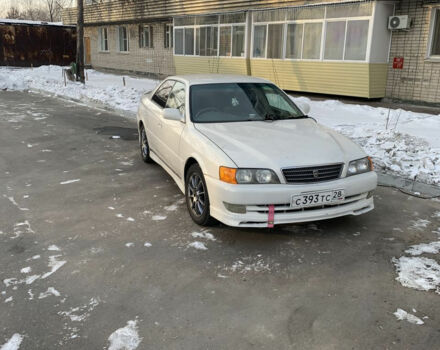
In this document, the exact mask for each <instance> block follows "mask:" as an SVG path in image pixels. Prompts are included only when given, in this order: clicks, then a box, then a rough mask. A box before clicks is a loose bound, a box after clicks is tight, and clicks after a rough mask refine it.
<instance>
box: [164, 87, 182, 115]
mask: <svg viewBox="0 0 440 350" xmlns="http://www.w3.org/2000/svg"><path fill="white" fill-rule="evenodd" d="M185 98H186V93H185V84H183V83H181V82H179V81H177V82H176V83H175V84H174V87H173V90H171V93H170V97H169V98H168V102H167V104H166V107H167V108H176V109H178V110H179V111H180V113H181V114H182V115H185Z"/></svg>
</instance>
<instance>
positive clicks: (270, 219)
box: [267, 204, 275, 228]
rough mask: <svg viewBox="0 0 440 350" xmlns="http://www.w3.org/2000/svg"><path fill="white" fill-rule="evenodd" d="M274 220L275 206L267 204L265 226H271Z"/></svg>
mask: <svg viewBox="0 0 440 350" xmlns="http://www.w3.org/2000/svg"><path fill="white" fill-rule="evenodd" d="M274 220H275V206H274V205H273V204H271V205H269V214H268V216H267V227H269V228H272V227H273V224H274Z"/></svg>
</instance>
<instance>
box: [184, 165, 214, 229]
mask: <svg viewBox="0 0 440 350" xmlns="http://www.w3.org/2000/svg"><path fill="white" fill-rule="evenodd" d="M185 199H186V205H187V207H188V212H189V215H190V216H191V218H192V219H193V221H194V222H195V223H196V224H198V225H200V226H211V225H212V224H213V223H214V222H215V220H214V219H213V218H212V217H211V215H210V210H209V195H208V188H207V187H206V182H205V177H204V176H203V172H202V169H200V166H199V165H198V164H197V163H195V164H193V165H191V166H190V167H189V169H188V171H187V173H186V177H185Z"/></svg>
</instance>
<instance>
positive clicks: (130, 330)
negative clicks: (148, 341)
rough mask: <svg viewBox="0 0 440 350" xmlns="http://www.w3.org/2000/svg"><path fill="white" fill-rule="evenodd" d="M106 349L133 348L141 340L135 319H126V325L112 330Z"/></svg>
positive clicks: (124, 349) (121, 349)
mask: <svg viewBox="0 0 440 350" xmlns="http://www.w3.org/2000/svg"><path fill="white" fill-rule="evenodd" d="M108 341H109V342H110V346H109V348H108V350H134V349H136V348H137V347H138V346H139V344H140V343H141V341H142V338H140V337H139V334H138V327H137V320H134V321H128V322H127V325H126V326H125V327H123V328H119V329H117V330H116V331H114V332H113V333H112V334H111V335H110V336H109V337H108Z"/></svg>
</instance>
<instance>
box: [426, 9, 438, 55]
mask: <svg viewBox="0 0 440 350" xmlns="http://www.w3.org/2000/svg"><path fill="white" fill-rule="evenodd" d="M432 20H433V21H434V22H433V25H432V31H431V48H430V51H429V56H440V9H433V14H432Z"/></svg>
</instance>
